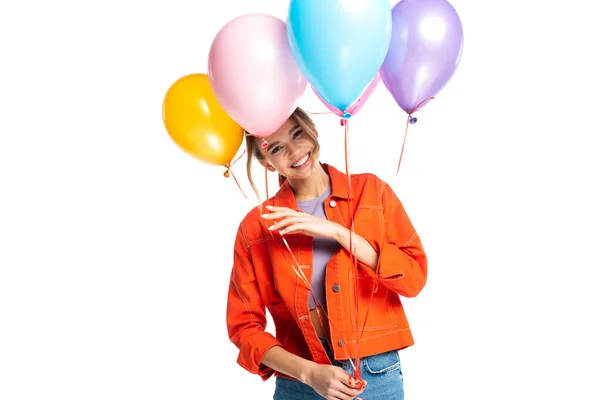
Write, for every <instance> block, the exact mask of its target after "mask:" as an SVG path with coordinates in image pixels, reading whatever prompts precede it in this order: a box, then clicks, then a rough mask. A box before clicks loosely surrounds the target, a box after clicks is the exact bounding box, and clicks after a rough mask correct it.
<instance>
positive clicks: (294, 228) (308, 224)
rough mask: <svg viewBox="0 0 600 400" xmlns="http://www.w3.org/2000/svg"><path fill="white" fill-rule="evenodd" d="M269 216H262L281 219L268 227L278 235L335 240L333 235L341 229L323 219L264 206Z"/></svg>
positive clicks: (288, 209) (338, 225)
mask: <svg viewBox="0 0 600 400" xmlns="http://www.w3.org/2000/svg"><path fill="white" fill-rule="evenodd" d="M266 208H267V209H268V210H269V211H271V213H270V214H263V215H262V217H263V218H264V219H272V220H276V219H281V218H283V219H281V221H278V222H276V223H275V224H273V225H271V226H269V230H275V229H279V233H281V234H282V235H283V234H287V233H292V232H299V233H303V234H305V235H308V236H313V237H314V236H323V237H327V238H335V234H336V233H337V232H339V230H340V229H341V228H342V226H341V225H340V224H337V223H335V222H331V221H329V220H327V219H324V218H318V217H314V216H312V215H310V214H306V213H303V212H299V211H294V210H292V209H290V208H287V207H273V206H266Z"/></svg>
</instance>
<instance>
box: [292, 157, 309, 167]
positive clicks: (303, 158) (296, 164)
mask: <svg viewBox="0 0 600 400" xmlns="http://www.w3.org/2000/svg"><path fill="white" fill-rule="evenodd" d="M307 161H308V154H307V155H305V156H304V157H302V159H301V160H300V161H298V162H297V163H295V164H292V167H294V168H298V167H300V166H302V165H304V163H306V162H307Z"/></svg>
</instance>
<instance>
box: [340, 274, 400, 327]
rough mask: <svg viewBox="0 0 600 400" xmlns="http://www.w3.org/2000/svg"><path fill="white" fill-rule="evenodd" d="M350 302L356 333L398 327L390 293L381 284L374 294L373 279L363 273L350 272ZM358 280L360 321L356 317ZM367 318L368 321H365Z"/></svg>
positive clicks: (349, 306)
mask: <svg viewBox="0 0 600 400" xmlns="http://www.w3.org/2000/svg"><path fill="white" fill-rule="evenodd" d="M348 278H349V279H348V288H349V292H350V293H349V296H348V298H349V302H348V309H349V310H350V317H351V318H352V328H353V329H354V330H355V331H356V326H358V330H359V331H362V330H363V327H364V330H365V332H368V331H376V330H380V329H388V328H393V327H395V326H397V321H396V316H395V314H394V309H393V307H392V303H391V301H390V295H394V296H395V294H393V293H390V291H389V290H388V289H387V288H386V287H385V286H383V285H381V284H379V285H378V287H377V290H376V291H375V293H372V289H371V286H372V282H373V279H372V278H371V277H369V276H367V275H364V274H362V273H359V274H355V273H353V272H352V271H348ZM355 279H356V289H357V291H358V321H357V315H356V307H355V298H356V291H355V286H354V280H355ZM365 317H366V318H367V320H366V321H365Z"/></svg>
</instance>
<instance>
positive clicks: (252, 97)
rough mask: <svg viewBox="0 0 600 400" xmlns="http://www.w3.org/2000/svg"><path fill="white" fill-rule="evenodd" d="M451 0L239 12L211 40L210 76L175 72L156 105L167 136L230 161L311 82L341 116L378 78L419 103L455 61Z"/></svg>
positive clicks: (298, 0) (358, 1) (308, 4)
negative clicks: (282, 13) (160, 107)
mask: <svg viewBox="0 0 600 400" xmlns="http://www.w3.org/2000/svg"><path fill="white" fill-rule="evenodd" d="M462 48H463V29H462V24H461V21H460V18H459V16H458V14H457V13H456V10H455V9H454V7H453V6H452V5H451V4H450V3H449V2H448V0H400V1H399V2H398V3H397V4H396V5H395V6H394V7H391V6H390V4H389V1H388V0H352V1H348V0H290V4H289V8H288V16H287V21H283V20H281V19H279V18H277V17H274V16H271V15H268V14H246V15H242V16H240V17H237V18H235V19H233V20H231V21H230V22H228V23H227V24H226V25H224V26H223V27H222V28H221V30H220V31H219V32H218V33H217V35H216V36H215V37H214V39H213V42H212V45H211V48H210V52H209V55H208V74H192V75H188V76H185V77H182V78H180V79H178V80H177V81H176V82H175V83H174V84H173V85H172V86H171V87H170V88H169V90H168V92H167V94H166V96H165V99H164V102H163V120H164V123H165V127H166V129H167V131H168V133H169V134H170V136H171V137H172V139H173V140H174V141H175V142H176V143H177V144H178V145H179V146H180V147H181V148H182V149H183V150H185V151H186V152H188V153H189V154H191V155H193V156H195V157H196V158H198V159H200V160H201V161H204V162H206V163H209V164H213V165H222V166H225V167H226V168H229V165H230V163H231V161H232V159H233V158H234V157H235V155H236V153H237V152H238V150H239V148H240V146H241V143H242V141H243V137H244V130H245V131H247V132H248V133H249V134H251V135H254V136H258V137H262V138H264V137H266V136H268V135H269V134H271V133H273V132H274V131H275V130H277V129H278V128H279V127H280V126H281V125H282V124H283V123H284V122H285V121H286V120H287V118H288V117H289V116H290V115H291V114H292V112H293V111H294V109H295V108H296V107H297V105H298V102H299V100H300V98H301V96H302V95H303V94H304V92H305V90H306V87H307V86H309V84H310V87H311V88H312V90H313V91H314V92H315V94H316V95H317V96H318V97H319V98H320V99H321V101H322V102H323V103H324V104H325V106H327V107H328V108H329V109H330V110H331V111H332V112H334V113H335V114H337V115H338V116H340V117H342V118H344V119H348V118H350V117H351V116H352V115H356V114H357V113H358V112H359V111H360V109H361V107H362V106H363V105H364V104H365V102H367V101H368V99H369V96H370V95H371V93H372V92H373V91H374V90H375V88H376V87H377V85H378V84H379V82H380V81H381V82H383V84H384V86H385V88H386V89H387V90H388V91H389V92H390V93H391V94H392V97H393V98H394V100H395V101H396V103H397V104H398V106H399V107H400V108H401V109H402V110H404V111H405V112H406V113H407V114H409V115H410V114H412V113H414V112H415V111H416V110H417V109H418V108H422V107H424V106H425V105H426V104H427V102H428V101H429V99H431V98H432V97H433V96H435V95H436V94H437V93H438V92H439V91H440V90H441V89H442V88H443V87H444V86H445V85H446V83H447V82H448V81H449V80H450V78H451V77H452V75H453V74H454V72H455V70H456V68H457V66H458V63H459V61H460V58H461V54H462Z"/></svg>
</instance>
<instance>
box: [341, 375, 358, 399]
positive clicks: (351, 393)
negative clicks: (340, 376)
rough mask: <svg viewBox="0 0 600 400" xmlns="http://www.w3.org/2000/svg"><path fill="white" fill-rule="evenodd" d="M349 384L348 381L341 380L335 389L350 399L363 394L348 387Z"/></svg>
mask: <svg viewBox="0 0 600 400" xmlns="http://www.w3.org/2000/svg"><path fill="white" fill-rule="evenodd" d="M347 383H348V381H347V379H344V380H341V381H339V382H337V384H336V385H335V387H334V389H335V390H338V391H339V392H340V393H342V394H343V395H344V396H347V397H348V398H349V399H354V398H355V397H356V396H358V395H359V394H361V393H362V392H363V391H362V390H359V389H354V388H351V387H349V386H347Z"/></svg>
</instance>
